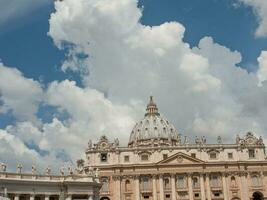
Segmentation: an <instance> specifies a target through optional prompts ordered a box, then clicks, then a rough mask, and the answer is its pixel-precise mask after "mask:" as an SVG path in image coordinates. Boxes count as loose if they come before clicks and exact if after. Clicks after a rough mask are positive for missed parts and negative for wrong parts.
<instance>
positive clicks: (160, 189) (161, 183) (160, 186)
mask: <svg viewBox="0 0 267 200" xmlns="http://www.w3.org/2000/svg"><path fill="white" fill-rule="evenodd" d="M159 199H160V200H164V189H163V175H162V174H161V175H159Z"/></svg>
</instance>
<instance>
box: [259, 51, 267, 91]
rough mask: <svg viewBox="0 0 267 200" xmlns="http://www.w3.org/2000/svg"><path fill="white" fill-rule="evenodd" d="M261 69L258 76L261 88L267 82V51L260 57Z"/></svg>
mask: <svg viewBox="0 0 267 200" xmlns="http://www.w3.org/2000/svg"><path fill="white" fill-rule="evenodd" d="M258 62H259V69H258V72H257V76H258V79H259V86H262V84H263V82H264V81H266V80H267V51H262V52H261V55H260V56H259V57H258Z"/></svg>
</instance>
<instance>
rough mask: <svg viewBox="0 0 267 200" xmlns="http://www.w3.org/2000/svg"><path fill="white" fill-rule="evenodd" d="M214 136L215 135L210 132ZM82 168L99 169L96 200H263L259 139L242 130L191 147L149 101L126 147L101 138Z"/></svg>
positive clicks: (266, 171)
mask: <svg viewBox="0 0 267 200" xmlns="http://www.w3.org/2000/svg"><path fill="white" fill-rule="evenodd" d="M215 134H216V133H215ZM86 158H87V162H86V165H85V169H88V168H89V167H93V168H94V169H98V170H99V175H100V180H101V182H102V183H103V186H102V189H101V192H100V199H101V200H108V199H110V200H167V199H169V200H176V199H181V200H186V199H188V200H193V199H194V200H197V199H198V200H213V199H217V200H219V199H225V200H228V199H229V200H234V199H235V200H238V199H242V200H249V199H267V160H266V155H265V146H264V144H263V140H262V138H261V137H260V138H257V137H255V136H254V135H253V134H252V133H250V132H248V133H246V134H245V135H244V136H242V137H239V136H238V135H237V136H236V141H234V142H233V143H232V144H224V143H223V141H222V138H221V137H219V136H218V139H217V143H216V144H207V143H206V138H205V137H200V138H199V137H196V139H195V142H194V143H193V144H192V143H190V142H189V141H188V139H187V138H186V137H183V138H182V137H181V135H180V134H178V132H177V131H176V129H175V128H174V126H173V125H171V123H170V122H169V121H168V120H166V119H164V118H163V117H161V115H160V114H159V112H158V108H157V106H156V104H155V103H154V102H153V99H152V97H151V99H150V102H149V104H148V106H147V109H146V114H145V117H144V119H143V120H141V121H140V122H138V123H137V124H136V125H135V127H134V128H133V131H132V132H131V135H130V139H129V144H128V146H127V147H123V146H120V144H119V140H118V139H115V140H114V142H110V141H109V140H108V138H107V137H105V136H102V137H101V138H100V140H99V142H97V143H96V144H92V142H91V141H89V143H88V149H87V150H86Z"/></svg>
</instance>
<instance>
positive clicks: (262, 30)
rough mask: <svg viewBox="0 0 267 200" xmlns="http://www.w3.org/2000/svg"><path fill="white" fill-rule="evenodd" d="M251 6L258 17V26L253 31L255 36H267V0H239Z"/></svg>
mask: <svg viewBox="0 0 267 200" xmlns="http://www.w3.org/2000/svg"><path fill="white" fill-rule="evenodd" d="M239 1H240V2H242V3H244V4H245V5H248V6H251V7H252V8H253V10H254V12H255V14H256V16H257V17H258V23H259V26H258V28H257V30H256V32H255V35H256V36H257V37H267V1H266V0H239Z"/></svg>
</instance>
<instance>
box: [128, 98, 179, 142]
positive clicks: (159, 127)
mask: <svg viewBox="0 0 267 200" xmlns="http://www.w3.org/2000/svg"><path fill="white" fill-rule="evenodd" d="M152 140H153V141H162V142H164V143H166V144H169V145H171V144H176V143H177V142H178V140H179V134H178V132H177V130H176V129H175V127H174V126H173V125H172V124H171V123H170V122H169V121H168V120H167V119H165V118H164V117H162V116H160V114H159V112H158V108H157V105H156V104H155V103H154V101H153V97H150V101H149V103H148V105H147V109H146V114H145V118H144V119H142V120H141V121H139V122H138V123H136V125H135V126H134V128H133V130H132V132H131V135H130V140H129V146H135V145H137V146H139V145H141V144H142V143H143V144H148V145H150V144H151V141H152Z"/></svg>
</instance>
